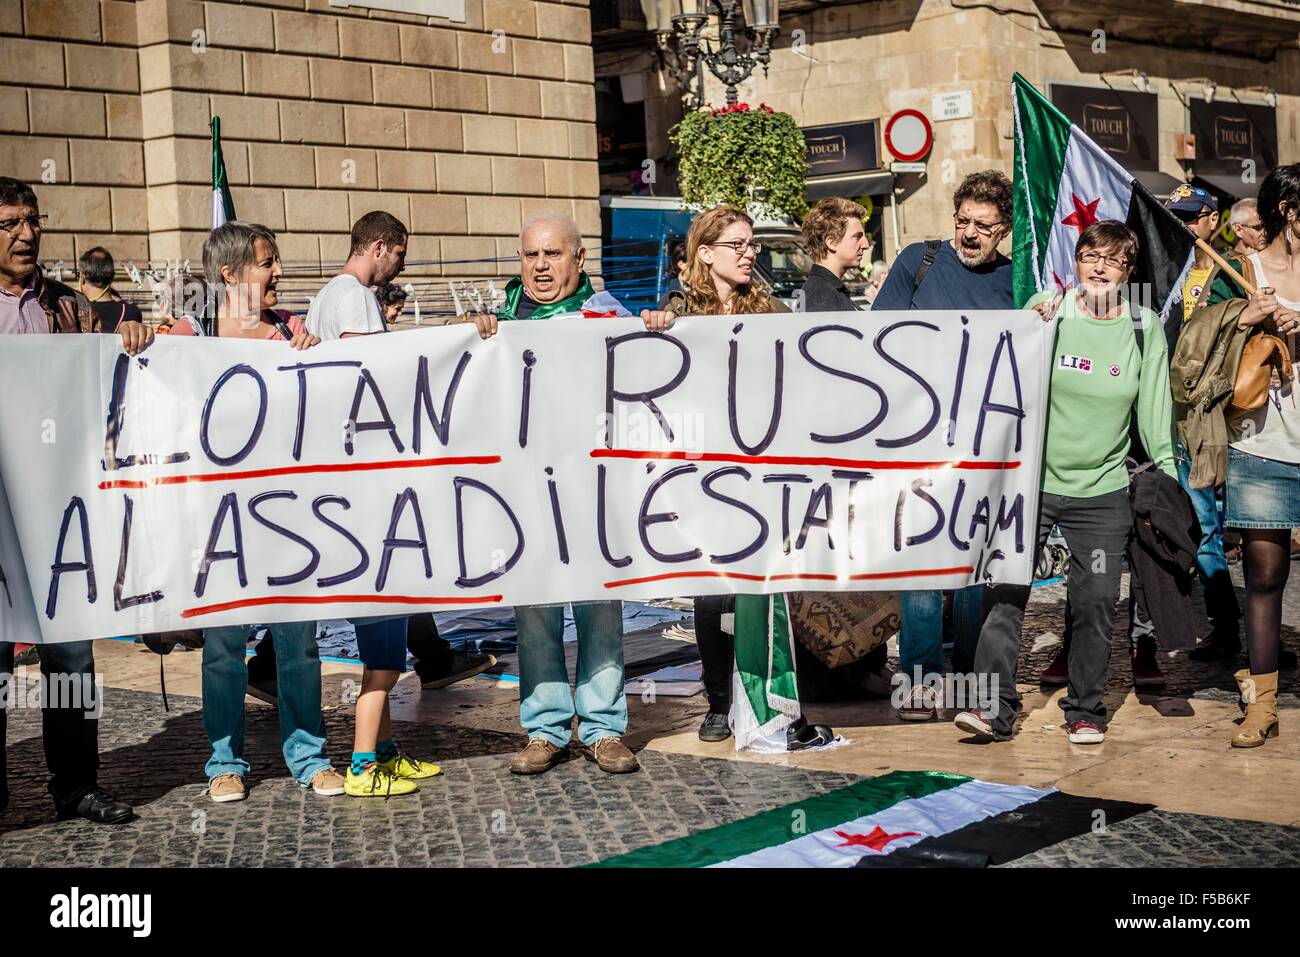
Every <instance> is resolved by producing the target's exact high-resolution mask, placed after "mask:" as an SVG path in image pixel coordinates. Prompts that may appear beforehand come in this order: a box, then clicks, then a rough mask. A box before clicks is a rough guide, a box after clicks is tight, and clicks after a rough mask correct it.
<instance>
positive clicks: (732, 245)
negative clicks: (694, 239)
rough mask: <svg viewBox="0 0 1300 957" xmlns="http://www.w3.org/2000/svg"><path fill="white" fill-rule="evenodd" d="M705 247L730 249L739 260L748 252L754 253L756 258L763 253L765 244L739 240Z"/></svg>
mask: <svg viewBox="0 0 1300 957" xmlns="http://www.w3.org/2000/svg"><path fill="white" fill-rule="evenodd" d="M704 245H706V246H726V247H727V248H728V249H730V250H731V251H732V252H733V253H735V254H736V257H737V258H739V257H741V256H743V255H745V253H746V252H752V253H753V254H754V255H755V256H757V255H758V254H759V253H760V252H762V251H763V244H762V243H760V242H756V241H754V240H752V239H751V240H749V241H748V242H746V241H745V240H743V239H737V240H734V241H733V242H729V243H705V244H704Z"/></svg>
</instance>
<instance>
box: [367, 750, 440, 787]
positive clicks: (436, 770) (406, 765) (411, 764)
mask: <svg viewBox="0 0 1300 957" xmlns="http://www.w3.org/2000/svg"><path fill="white" fill-rule="evenodd" d="M379 766H380V767H381V768H383V769H384V770H385V771H387V772H388V773H389V774H391V775H393V776H394V777H396V778H399V779H400V780H403V781H422V780H424V779H425V778H431V777H435V776H437V775H439V774H441V773H442V768H440V767H439V766H438V765H436V764H434V763H433V762H432V761H421V760H419V759H418V758H413V757H411V756H410V755H409V754H406V753H405V752H404V751H399V752H397V757H395V758H393V760H391V761H385V762H383V763H382V764H380V765H379Z"/></svg>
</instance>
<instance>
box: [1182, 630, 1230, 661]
mask: <svg viewBox="0 0 1300 957" xmlns="http://www.w3.org/2000/svg"><path fill="white" fill-rule="evenodd" d="M1239 654H1241V639H1239V638H1237V637H1235V636H1234V637H1232V638H1222V637H1218V636H1216V635H1210V637H1209V638H1206V639H1205V640H1204V641H1202V642H1201V643H1200V644H1199V645H1197V646H1196V647H1195V648H1193V649H1192V650H1191V651H1189V652H1188V653H1187V657H1188V658H1190V659H1191V660H1192V661H1235V660H1236V658H1237V656H1238V655H1239Z"/></svg>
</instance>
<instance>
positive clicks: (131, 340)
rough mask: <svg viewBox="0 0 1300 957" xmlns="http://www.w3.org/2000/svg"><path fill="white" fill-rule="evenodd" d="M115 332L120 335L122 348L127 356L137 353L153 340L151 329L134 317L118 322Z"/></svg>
mask: <svg viewBox="0 0 1300 957" xmlns="http://www.w3.org/2000/svg"><path fill="white" fill-rule="evenodd" d="M117 332H118V335H120V336H121V337H122V348H123V349H125V350H126V354H127V355H129V356H134V355H139V354H140V353H141V352H143V351H144V350H145V349H148V348H149V345H150V343H152V342H153V330H152V329H150V328H149V327H148V326H146V325H145V324H144V323H143V322H137V321H136V320H134V319H128V320H127V321H126V322H119V323H118V324H117Z"/></svg>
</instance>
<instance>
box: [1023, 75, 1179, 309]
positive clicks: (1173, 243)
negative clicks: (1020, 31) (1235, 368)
mask: <svg viewBox="0 0 1300 957" xmlns="http://www.w3.org/2000/svg"><path fill="white" fill-rule="evenodd" d="M1011 91H1012V97H1011V98H1012V105H1013V108H1014V111H1015V133H1016V136H1015V169H1014V171H1013V172H1014V178H1015V213H1014V221H1013V236H1014V239H1013V249H1012V268H1011V284H1012V294H1013V297H1014V300H1015V303H1016V304H1017V305H1024V303H1025V302H1026V300H1028V299H1029V297H1030V296H1032V295H1033V294H1034V293H1036V292H1039V291H1040V290H1043V289H1051V288H1061V289H1066V288H1069V287H1070V286H1071V285H1073V284H1074V246H1075V243H1076V242H1077V241H1078V239H1079V235H1080V234H1081V233H1082V232H1083V230H1084V229H1085V228H1087V227H1088V226H1090V225H1092V224H1093V223H1095V222H1098V221H1099V220H1104V219H1116V220H1119V221H1120V222H1123V223H1126V224H1127V225H1128V226H1129V228H1130V229H1132V230H1133V231H1134V232H1135V233H1137V236H1138V261H1137V263H1136V264H1135V265H1134V269H1133V276H1132V278H1131V279H1130V280H1129V282H1130V283H1132V284H1135V285H1140V286H1141V287H1142V288H1144V289H1146V290H1149V291H1150V300H1149V301H1143V302H1142V303H1141V304H1142V305H1144V306H1146V307H1147V308H1149V309H1151V310H1152V311H1154V312H1155V313H1157V314H1158V315H1159V316H1160V318H1161V319H1162V320H1163V319H1164V318H1165V316H1166V314H1167V313H1168V311H1169V308H1170V306H1171V304H1172V303H1173V302H1174V301H1176V300H1178V299H1180V298H1181V294H1180V293H1179V290H1180V289H1181V287H1182V284H1183V282H1184V281H1186V278H1187V273H1188V271H1189V270H1190V269H1191V267H1192V262H1193V255H1194V253H1195V248H1196V247H1195V237H1194V236H1192V234H1191V233H1190V232H1189V231H1188V229H1187V227H1186V226H1184V225H1183V224H1182V223H1181V222H1180V221H1179V220H1178V219H1177V218H1176V217H1175V216H1174V215H1173V214H1172V213H1170V212H1169V211H1168V210H1167V209H1165V208H1164V206H1163V205H1161V203H1160V201H1159V200H1157V199H1156V198H1155V197H1154V196H1152V195H1151V192H1150V191H1149V190H1148V189H1147V188H1146V187H1145V186H1143V185H1142V184H1141V183H1139V182H1138V181H1137V180H1136V179H1134V178H1133V176H1132V175H1131V174H1130V173H1129V172H1127V171H1126V170H1125V169H1124V168H1123V167H1122V166H1120V165H1119V163H1117V162H1116V161H1115V159H1114V158H1113V157H1112V156H1110V154H1108V153H1107V152H1106V151H1105V150H1103V149H1102V148H1101V147H1100V146H1098V145H1097V144H1096V143H1094V142H1093V141H1092V140H1091V139H1089V138H1088V136H1087V135H1085V134H1084V132H1083V131H1082V130H1081V129H1079V127H1077V126H1075V125H1074V124H1073V123H1071V122H1070V120H1069V118H1067V117H1066V115H1065V114H1064V113H1062V112H1061V111H1060V110H1058V109H1057V108H1056V107H1055V106H1053V105H1052V103H1051V102H1050V101H1049V100H1048V99H1047V98H1046V97H1045V96H1043V94H1042V93H1040V92H1039V91H1038V90H1037V89H1036V88H1035V87H1034V85H1033V84H1032V83H1030V82H1029V81H1028V80H1026V79H1025V78H1024V77H1023V76H1021V75H1020V74H1019V73H1016V74H1014V76H1013V77H1012V81H1011Z"/></svg>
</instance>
